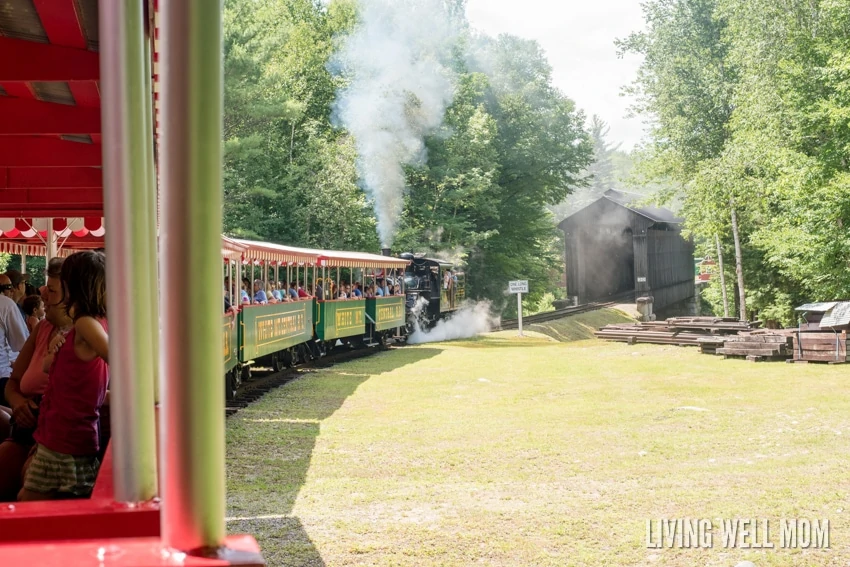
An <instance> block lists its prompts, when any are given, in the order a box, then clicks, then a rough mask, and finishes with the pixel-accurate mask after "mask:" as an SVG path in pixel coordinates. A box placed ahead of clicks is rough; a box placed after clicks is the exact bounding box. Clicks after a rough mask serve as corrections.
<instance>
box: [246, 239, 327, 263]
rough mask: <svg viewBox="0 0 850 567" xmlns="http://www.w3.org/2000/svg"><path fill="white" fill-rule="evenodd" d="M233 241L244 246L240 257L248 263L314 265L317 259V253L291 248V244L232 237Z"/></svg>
mask: <svg viewBox="0 0 850 567" xmlns="http://www.w3.org/2000/svg"><path fill="white" fill-rule="evenodd" d="M234 241H235V242H237V243H238V244H241V245H242V246H244V247H245V252H244V254H243V255H242V258H243V260H245V261H247V262H249V263H251V262H254V263H268V264H277V265H281V266H283V265H287V264H296V265H299V264H300V265H306V266H314V265H316V264H317V263H318V261H319V254H317V253H316V252H315V251H309V250H306V249H304V248H293V247H291V246H283V245H281V244H271V243H269V242H258V241H256V240H242V239H234Z"/></svg>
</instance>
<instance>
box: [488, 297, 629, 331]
mask: <svg viewBox="0 0 850 567" xmlns="http://www.w3.org/2000/svg"><path fill="white" fill-rule="evenodd" d="M633 297H634V292H628V293H622V294H620V295H615V296H613V297H611V301H606V302H594V303H583V304H582V305H576V306H573V307H565V308H564V309H556V310H554V311H547V312H546V313H538V314H537V315H530V316H528V317H523V318H522V324H523V326H526V325H532V324H534V323H544V322H546V321H554V320H555V319H561V318H562V317H567V316H569V315H576V314H578V313H586V312H588V311H595V310H597V309H604V308H606V307H612V306H614V305H617V304H618V303H622V302H623V301H625V300H628V299H632V298H633ZM500 328H501V330H503V331H509V330H511V329H518V328H519V321H518V320H517V319H504V320H502V324H501V327H500Z"/></svg>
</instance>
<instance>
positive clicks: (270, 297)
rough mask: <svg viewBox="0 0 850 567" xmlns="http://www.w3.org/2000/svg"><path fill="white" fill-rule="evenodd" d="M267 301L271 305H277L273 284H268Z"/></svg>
mask: <svg viewBox="0 0 850 567" xmlns="http://www.w3.org/2000/svg"><path fill="white" fill-rule="evenodd" d="M266 299H267V300H268V302H269V304H272V303H277V298H276V297H275V296H274V290H272V284H268V285H267V286H266Z"/></svg>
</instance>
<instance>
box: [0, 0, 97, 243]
mask: <svg viewBox="0 0 850 567" xmlns="http://www.w3.org/2000/svg"><path fill="white" fill-rule="evenodd" d="M5 4H6V9H5V10H4V15H3V17H2V18H0V116H2V117H3V120H2V121H0V188H2V189H3V199H2V202H0V216H2V217H9V218H12V219H17V220H18V221H21V220H23V219H33V218H42V217H47V218H53V217H62V218H65V217H70V218H69V219H68V220H69V221H70V220H71V218H79V219H85V223H84V224H85V227H86V228H88V229H94V230H96V229H97V228H100V227H102V224H103V223H102V220H101V218H102V217H103V181H102V170H101V165H102V147H101V141H102V139H101V131H102V129H101V112H100V101H101V95H100V92H101V87H100V60H99V59H100V57H99V54H98V45H99V30H98V25H97V22H98V3H97V2H34V3H33V2H24V1H20V0H7V1H6V2H5ZM19 224H23V223H19ZM69 224H70V223H69ZM95 224H96V225H97V227H94V225H95ZM18 228H19V229H20V230H21V232H26V230H24V229H23V228H22V227H20V226H19V227H18ZM3 231H4V232H5V231H6V227H4V228H3ZM8 236H9V237H12V236H17V235H8ZM30 236H32V235H30Z"/></svg>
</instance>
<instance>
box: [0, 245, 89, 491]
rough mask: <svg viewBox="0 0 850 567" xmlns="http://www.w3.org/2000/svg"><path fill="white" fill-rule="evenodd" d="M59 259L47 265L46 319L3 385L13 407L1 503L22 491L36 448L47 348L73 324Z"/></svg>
mask: <svg viewBox="0 0 850 567" xmlns="http://www.w3.org/2000/svg"><path fill="white" fill-rule="evenodd" d="M61 271H62V258H53V259H52V260H51V261H50V262H49V263H48V265H47V285H46V286H45V287H46V288H47V302H46V303H47V305H46V308H45V311H46V314H45V319H44V321H42V322H41V323H39V325H38V327H36V330H35V332H34V333H33V334H31V335H30V338H29V339H28V340H27V342H26V344H25V345H24V348H22V349H21V353H20V355H19V356H18V359H17V360H16V361H15V365H14V367H13V368H12V376H11V378H10V379H9V382H8V384H6V398H7V399H8V400H9V403H10V405H11V407H12V431H11V433H10V435H9V438H8V439H6V440H5V441H3V442H2V443H0V501H4V502H9V501H14V500H15V499H16V498H17V495H18V491H19V490H20V489H21V481H22V478H21V472H22V470H23V467H24V463H25V462H26V460H27V457H28V454H29V452H30V449H32V447H33V446H34V445H35V440H34V439H33V432H34V430H35V426H36V423H37V421H38V403H39V401H40V399H41V395H42V394H44V391H45V390H46V389H47V379H48V376H47V373H46V372H45V371H44V368H43V364H44V358H45V356H46V355H47V349H48V345H49V344H50V341H52V340H53V338H54V337H55V336H56V335H57V334H60V333H62V334H65V333H67V332H68V331H70V330H71V326H72V325H73V321H71V318H70V317H68V313H67V311H66V310H65V304H64V303H63V302H62V283H61V280H60V275H61Z"/></svg>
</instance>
